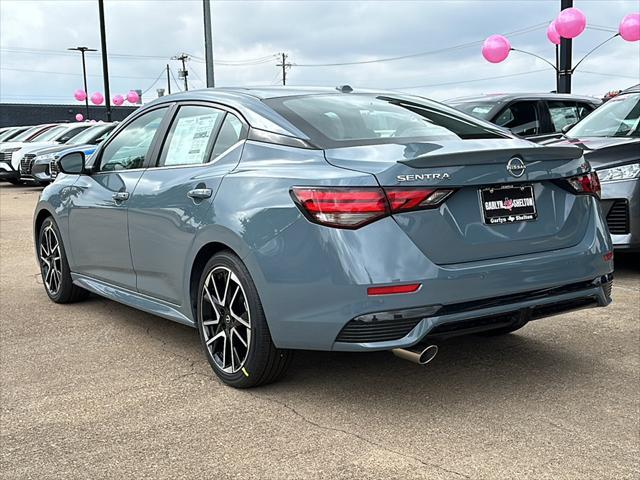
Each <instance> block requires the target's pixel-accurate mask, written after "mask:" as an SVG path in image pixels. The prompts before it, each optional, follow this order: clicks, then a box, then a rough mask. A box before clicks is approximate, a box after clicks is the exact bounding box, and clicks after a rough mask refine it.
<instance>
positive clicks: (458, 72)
mask: <svg viewBox="0 0 640 480" xmlns="http://www.w3.org/2000/svg"><path fill="white" fill-rule="evenodd" d="M97 3H98V2H97V0H71V1H61V0H40V1H28V0H0V101H2V102H47V103H74V100H73V97H72V92H73V91H74V90H75V89H76V88H81V87H82V77H81V64H80V56H79V54H78V53H75V52H68V51H67V50H66V49H67V48H68V47H74V46H79V45H83V46H89V47H93V48H98V49H99V48H100V35H99V28H98V8H97ZM105 4H106V7H105V10H106V23H107V42H108V49H109V72H110V81H111V92H112V94H115V93H126V92H127V91H128V90H130V89H136V88H139V89H142V90H145V91H146V93H145V95H144V98H145V99H146V100H150V99H152V98H155V96H156V88H161V87H164V88H166V76H165V74H164V68H165V65H166V64H167V63H169V64H170V66H171V69H172V73H173V75H175V76H176V77H177V70H178V62H177V61H175V60H170V58H171V57H172V56H175V55H176V54H179V53H182V52H186V53H188V54H190V55H192V56H193V59H192V60H191V61H190V62H189V64H188V68H189V70H190V72H191V73H190V76H189V81H190V89H191V88H201V87H203V86H204V81H203V80H204V79H205V67H204V62H203V57H204V46H203V43H204V41H203V29H202V1H201V0H193V1H189V0H183V1H169V0H140V1H131V0H126V1H125V0H106V2H105ZM559 4H560V0H530V1H516V0H502V1H487V0H466V1H462V0H460V1H452V0H428V1H413V2H401V1H391V0H387V1H361V2H351V1H277V2H276V1H262V2H250V1H235V2H233V1H221V0H215V1H212V5H213V35H214V48H215V59H216V67H215V68H216V84H217V85H220V86H229V85H275V84H279V83H280V82H281V75H280V69H279V68H278V67H276V63H277V58H276V55H277V54H278V53H280V52H285V53H286V54H287V55H288V56H289V57H288V61H290V62H291V63H292V64H293V66H292V67H291V68H290V70H289V71H288V72H287V74H288V83H290V84H292V85H311V84H313V85H326V86H335V85H341V84H346V83H348V84H350V85H354V86H359V87H378V88H388V89H398V90H403V91H407V92H411V93H416V94H421V95H426V96H430V97H432V98H436V99H446V98H450V97H455V96H461V95H467V94H474V93H489V92H505V91H549V90H552V89H554V88H555V77H554V72H553V70H552V69H551V67H549V66H548V65H547V64H545V63H544V62H542V61H540V60H537V59H535V58H533V57H529V56H525V55H522V54H517V53H514V52H512V53H511V55H510V56H509V58H508V59H507V60H506V61H505V62H503V63H501V64H498V65H494V64H489V63H487V62H486V61H485V60H484V59H483V58H482V57H481V55H480V44H481V43H482V41H483V40H484V38H486V37H487V36H488V35H490V34H493V33H502V34H508V35H507V36H508V38H509V39H510V41H511V43H512V46H514V47H516V48H520V49H523V50H528V51H531V52H534V53H536V54H538V55H541V56H543V57H546V58H548V59H549V60H551V61H553V60H554V48H553V46H552V44H550V43H549V41H548V40H547V39H546V35H545V30H546V25H547V24H548V22H549V21H551V20H552V19H553V18H554V17H555V16H556V15H557V13H558V9H559ZM575 6H576V7H578V8H580V9H581V10H582V11H584V13H585V14H586V16H587V23H588V28H587V30H586V31H585V32H584V33H583V34H582V35H581V36H580V37H578V39H576V41H574V62H575V61H577V60H578V59H580V58H581V57H582V56H583V55H584V54H585V53H586V52H588V51H589V50H590V49H591V48H593V47H594V46H595V45H597V44H598V43H600V42H602V41H604V40H606V39H607V38H608V37H609V36H611V35H612V34H613V33H615V32H616V31H617V27H618V24H619V22H620V20H621V19H622V17H623V16H624V15H625V14H627V13H630V12H633V11H638V9H639V2H638V1H637V0H576V1H575ZM509 32H512V33H510V34H509ZM403 56H405V57H406V58H402V59H398V60H386V61H374V60H385V59H389V58H393V57H403ZM351 62H370V63H360V64H355V65H330V64H340V63H351ZM327 64H329V65H327ZM87 70H88V73H89V91H90V92H95V91H103V85H102V76H101V75H102V70H101V64H100V57H99V56H98V55H97V54H93V55H91V56H90V57H89V59H88V65H87ZM639 77H640V42H635V43H633V44H632V43H628V42H625V41H623V40H622V39H621V38H616V39H614V40H612V41H611V42H609V43H607V44H606V45H605V46H604V47H603V48H601V49H600V50H598V52H596V53H594V54H593V55H591V56H590V57H589V58H588V59H587V60H585V61H584V63H582V64H581V65H580V68H579V69H578V70H577V72H576V74H575V77H574V89H573V90H574V93H583V94H592V95H602V94H603V93H605V92H607V91H609V90H613V89H619V88H625V87H628V86H630V85H633V84H635V83H638V82H640V78H639ZM180 83H181V82H180ZM176 88H177V85H176V83H174V82H173V80H172V89H173V90H174V91H175V90H176Z"/></svg>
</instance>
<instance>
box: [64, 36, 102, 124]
mask: <svg viewBox="0 0 640 480" xmlns="http://www.w3.org/2000/svg"><path fill="white" fill-rule="evenodd" d="M67 50H73V51H76V52H80V53H81V54H82V79H83V80H84V93H85V94H86V96H85V99H84V118H86V119H87V120H89V90H88V87H87V66H86V64H85V61H84V53H85V52H97V51H98V50H96V49H95V48H89V47H75V48H67Z"/></svg>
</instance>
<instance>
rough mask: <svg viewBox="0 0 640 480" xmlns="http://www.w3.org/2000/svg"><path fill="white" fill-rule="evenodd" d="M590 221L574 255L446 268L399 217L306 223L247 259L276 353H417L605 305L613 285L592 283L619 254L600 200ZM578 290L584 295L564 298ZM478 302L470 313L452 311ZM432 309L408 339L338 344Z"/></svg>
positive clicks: (405, 335) (571, 250) (563, 253)
mask: <svg viewBox="0 0 640 480" xmlns="http://www.w3.org/2000/svg"><path fill="white" fill-rule="evenodd" d="M588 218H589V220H588V225H587V228H586V232H587V233H586V234H585V236H584V238H583V239H582V240H581V241H580V242H579V243H578V244H576V245H574V246H572V247H569V248H563V249H558V250H552V251H546V252H540V253H535V254H526V255H518V256H512V257H504V258H496V259H491V260H481V261H474V262H465V263H459V264H447V265H437V264H435V263H433V262H431V261H430V260H429V258H427V257H426V256H425V255H424V253H423V252H422V251H421V250H420V249H418V247H417V246H416V245H415V244H414V243H413V242H412V241H411V240H410V239H409V237H408V236H407V235H405V234H404V232H403V231H402V230H401V228H400V227H399V226H398V224H397V223H396V222H395V221H394V219H393V218H385V219H382V220H379V221H377V222H374V223H372V224H370V225H367V226H366V227H363V228H361V229H358V230H338V229H332V228H327V227H321V226H317V225H312V224H310V223H309V222H308V221H307V220H305V219H300V220H298V221H296V222H294V223H293V224H291V225H289V227H288V228H286V229H285V230H284V231H282V232H280V233H279V234H278V235H277V236H276V237H275V238H273V239H271V240H269V241H268V242H266V243H265V244H264V245H262V246H259V247H258V248H257V249H255V250H254V252H253V253H254V254H253V255H248V256H244V257H243V260H244V261H245V263H246V265H247V267H248V268H249V271H250V273H251V275H252V278H253V279H254V282H255V283H256V287H257V289H258V292H260V297H261V300H262V303H263V307H264V311H265V314H266V316H267V320H268V324H269V329H270V332H271V335H272V338H273V340H274V343H275V344H276V346H278V347H279V348H292V349H311V350H342V351H367V350H386V349H392V348H402V347H409V346H412V345H414V344H416V343H418V342H419V341H420V340H421V339H422V338H423V337H424V336H425V335H427V334H429V332H430V331H431V330H432V329H434V328H436V327H438V326H439V325H441V324H444V323H452V322H464V321H467V320H470V319H478V318H483V317H486V316H487V315H498V314H500V315H503V314H513V312H516V313H518V312H520V314H522V315H524V313H522V312H523V311H525V312H527V311H530V310H532V309H533V310H536V309H537V310H536V311H537V313H540V312H543V311H544V310H542V308H543V307H546V306H549V308H552V307H553V304H554V303H559V302H565V301H571V302H572V301H574V300H575V301H579V300H580V299H587V300H588V301H587V300H585V303H584V305H581V306H582V307H585V306H587V307H588V306H604V305H606V304H608V300H607V298H606V295H605V293H606V292H605V290H604V289H603V288H606V287H603V286H600V285H599V284H593V285H590V283H591V282H594V280H595V279H600V278H601V277H603V276H606V275H609V274H611V273H612V272H613V261H612V260H611V259H606V260H605V258H604V255H605V254H607V253H608V252H610V251H611V249H612V244H611V238H610V237H609V234H608V232H607V228H606V225H605V224H604V222H603V220H602V216H601V214H600V207H599V205H598V202H597V200H595V199H593V203H592V214H591V215H589V216H588ZM284 252H287V254H286V255H285V253H284ZM418 282H419V283H421V284H422V288H420V289H419V290H418V291H416V292H415V293H410V294H400V295H382V296H369V295H368V292H367V288H368V287H371V286H386V285H395V284H402V283H418ZM585 282H586V283H585ZM576 284H582V286H581V288H580V289H578V290H575V291H574V290H571V291H562V289H563V288H565V287H568V286H572V285H576ZM545 289H560V290H555V291H554V292H553V295H551V294H549V295H547V296H544V297H542V298H537V297H536V298H532V297H531V292H534V291H541V290H545ZM504 296H510V298H506V299H505V298H503V299H502V300H501V301H499V302H498V304H495V305H490V306H487V305H486V304H485V303H483V302H487V301H490V300H492V299H495V298H496V297H504ZM515 296H518V297H519V298H518V299H515ZM590 299H595V301H593V302H592V301H591V300H590ZM474 302H475V304H476V306H475V307H473V308H471V309H470V310H465V311H452V310H451V309H452V308H453V306H456V305H458V306H459V305H460V304H470V303H474ZM434 306H438V307H441V308H443V309H444V310H440V309H438V310H437V311H436V312H430V313H428V314H423V316H422V317H420V318H419V319H418V320H417V321H416V323H414V325H410V326H409V330H410V331H409V332H408V333H406V331H403V332H400V335H398V336H396V337H395V338H394V339H392V340H381V341H373V342H372V341H364V342H362V341H354V339H353V338H352V339H351V341H348V342H346V341H344V338H343V339H340V338H339V336H340V334H341V332H342V331H343V329H344V327H345V326H346V325H347V324H348V323H349V322H350V321H352V320H353V319H354V318H357V317H362V316H366V315H372V314H376V313H377V312H396V311H398V310H411V309H416V308H420V309H424V308H429V309H432V307H434ZM560 306H562V305H560ZM565 306H566V305H565ZM549 312H551V310H549ZM531 314H532V315H533V311H531ZM355 340H358V339H357V338H356V339H355Z"/></svg>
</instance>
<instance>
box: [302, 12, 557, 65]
mask: <svg viewBox="0 0 640 480" xmlns="http://www.w3.org/2000/svg"><path fill="white" fill-rule="evenodd" d="M548 23H549V22H541V23H538V24H536V25H531V26H529V27H525V28H521V29H519V30H514V31H512V32H508V33H505V34H504V35H505V36H506V35H509V36H512V37H514V36H516V35H524V34H525V33H530V32H533V31H536V30H538V29H541V28H543V27H546V26H547V25H548ZM482 42H484V39H482V40H475V41H473V42H467V43H461V44H459V45H454V46H451V47H445V48H440V49H437V50H429V51H425V52H418V53H412V54H409V55H400V56H397V57H386V58H376V59H373V60H360V61H355V62H335V63H294V64H293V66H295V67H342V66H347V65H366V64H370V63H382V62H394V61H397V60H406V59H409V58H416V57H424V56H427V55H434V54H437V53H445V52H451V51H454V50H463V49H465V48H469V47H474V46H478V45H481V44H482Z"/></svg>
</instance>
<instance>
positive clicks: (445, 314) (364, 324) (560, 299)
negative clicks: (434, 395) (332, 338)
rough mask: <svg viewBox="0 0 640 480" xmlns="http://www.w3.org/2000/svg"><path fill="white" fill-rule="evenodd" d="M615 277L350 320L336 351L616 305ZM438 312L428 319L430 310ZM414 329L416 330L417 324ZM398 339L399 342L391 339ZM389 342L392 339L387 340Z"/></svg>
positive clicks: (392, 344) (420, 339)
mask: <svg viewBox="0 0 640 480" xmlns="http://www.w3.org/2000/svg"><path fill="white" fill-rule="evenodd" d="M612 283H613V275H612V274H609V275H603V276H602V277H599V278H596V279H594V280H593V281H590V282H589V281H588V282H579V283H576V284H571V285H563V286H559V287H554V288H547V289H540V290H534V291H529V292H523V293H520V294H515V295H506V296H503V297H498V298H494V299H488V300H484V301H477V302H464V303H462V304H453V305H435V306H429V307H423V308H419V309H409V310H404V311H391V312H376V313H373V314H369V315H364V316H361V317H358V318H356V319H353V320H351V321H350V322H349V323H347V325H345V327H344V328H343V329H342V330H341V332H340V334H339V335H338V337H337V339H336V343H335V345H334V350H342V351H361V350H370V349H371V347H374V348H376V349H378V348H380V349H391V348H397V339H398V338H401V339H402V341H403V342H404V343H405V345H403V346H407V347H408V346H411V345H414V344H416V343H421V342H424V341H426V340H430V341H436V340H441V339H444V338H449V337H454V336H459V335H467V334H472V333H479V332H484V331H489V330H492V329H496V328H502V327H508V326H511V325H514V324H524V323H526V322H528V321H531V320H538V319H541V318H547V317H551V316H554V315H561V314H563V313H568V312H571V311H575V310H581V309H584V308H593V307H605V306H607V305H609V303H611V287H612ZM429 308H435V312H433V313H431V312H428V313H430V314H428V315H425V310H428V309H429ZM412 325H413V326H412ZM391 337H395V338H391ZM387 338H389V340H385V339H387Z"/></svg>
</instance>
